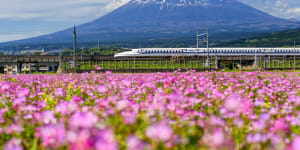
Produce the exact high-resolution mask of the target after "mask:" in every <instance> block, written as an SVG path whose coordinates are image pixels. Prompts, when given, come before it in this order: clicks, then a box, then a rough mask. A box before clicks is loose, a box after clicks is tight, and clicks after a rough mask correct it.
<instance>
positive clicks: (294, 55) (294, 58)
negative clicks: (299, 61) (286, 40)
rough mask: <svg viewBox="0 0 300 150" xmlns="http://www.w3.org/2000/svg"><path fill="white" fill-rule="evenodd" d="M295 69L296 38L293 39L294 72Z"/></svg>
mask: <svg viewBox="0 0 300 150" xmlns="http://www.w3.org/2000/svg"><path fill="white" fill-rule="evenodd" d="M295 71H296V40H294V72H295Z"/></svg>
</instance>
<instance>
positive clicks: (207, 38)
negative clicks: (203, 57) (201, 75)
mask: <svg viewBox="0 0 300 150" xmlns="http://www.w3.org/2000/svg"><path fill="white" fill-rule="evenodd" d="M208 40H209V35H208V28H206V47H207V60H208V66H209V70H210V59H209V53H210V51H209V42H208Z"/></svg>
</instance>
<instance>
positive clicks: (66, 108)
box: [55, 101, 79, 115]
mask: <svg viewBox="0 0 300 150" xmlns="http://www.w3.org/2000/svg"><path fill="white" fill-rule="evenodd" d="M78 108H79V106H78V104H77V103H76V102H73V101H70V102H67V101H64V102H62V103H59V104H57V105H56V107H55V111H56V112H58V113H61V114H62V115H69V114H72V113H73V112H75V111H76V110H78Z"/></svg>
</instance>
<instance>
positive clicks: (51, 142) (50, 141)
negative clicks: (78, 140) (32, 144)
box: [37, 124, 66, 148]
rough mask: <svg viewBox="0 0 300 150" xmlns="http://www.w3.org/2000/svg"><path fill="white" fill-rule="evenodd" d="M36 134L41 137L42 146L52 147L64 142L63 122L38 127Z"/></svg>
mask: <svg viewBox="0 0 300 150" xmlns="http://www.w3.org/2000/svg"><path fill="white" fill-rule="evenodd" d="M37 136H38V137H40V138H41V139H42V143H43V146H46V147H48V146H49V147H52V148H54V147H59V146H62V145H64V144H65V143H66V131H65V127H64V125H63V124H58V125H46V126H43V127H40V128H38V131H37Z"/></svg>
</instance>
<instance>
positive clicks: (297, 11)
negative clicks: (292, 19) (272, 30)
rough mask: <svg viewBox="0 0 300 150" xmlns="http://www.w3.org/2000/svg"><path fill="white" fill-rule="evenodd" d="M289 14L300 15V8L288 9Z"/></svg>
mask: <svg viewBox="0 0 300 150" xmlns="http://www.w3.org/2000/svg"><path fill="white" fill-rule="evenodd" d="M288 12H289V13H300V7H299V8H292V9H288Z"/></svg>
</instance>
